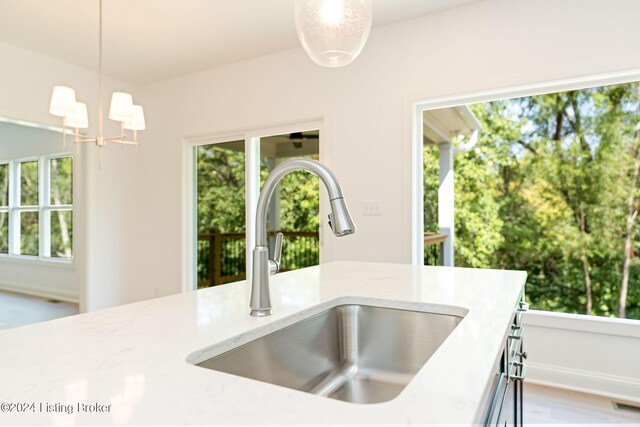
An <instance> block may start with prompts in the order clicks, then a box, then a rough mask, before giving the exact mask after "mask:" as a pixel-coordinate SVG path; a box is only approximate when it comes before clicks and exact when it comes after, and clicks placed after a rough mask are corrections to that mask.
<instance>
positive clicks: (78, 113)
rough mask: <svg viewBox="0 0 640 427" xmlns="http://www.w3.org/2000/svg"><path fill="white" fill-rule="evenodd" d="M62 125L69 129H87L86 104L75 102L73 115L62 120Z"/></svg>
mask: <svg viewBox="0 0 640 427" xmlns="http://www.w3.org/2000/svg"><path fill="white" fill-rule="evenodd" d="M63 121H64V125H65V126H66V127H69V128H76V129H86V128H88V127H89V117H88V116H87V104H85V103H84V102H76V105H75V110H74V112H73V114H71V115H69V116H67V117H65V118H64V119H63Z"/></svg>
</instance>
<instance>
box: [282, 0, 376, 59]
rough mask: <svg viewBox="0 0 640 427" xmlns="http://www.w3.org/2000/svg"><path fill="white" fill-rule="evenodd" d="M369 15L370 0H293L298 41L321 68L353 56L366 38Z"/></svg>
mask: <svg viewBox="0 0 640 427" xmlns="http://www.w3.org/2000/svg"><path fill="white" fill-rule="evenodd" d="M371 18H372V0H295V20H296V32H297V33H298V38H299V39H300V43H301V44H302V47H303V48H304V50H305V51H306V52H307V54H308V55H309V57H310V58H311V59H312V60H313V61H314V62H315V63H316V64H318V65H322V66H323V67H342V66H345V65H348V64H350V63H351V62H352V61H353V60H354V59H356V57H357V56H358V55H359V54H360V52H361V51H362V48H363V47H364V45H365V43H366V42H367V38H368V37H369V31H370V30H371Z"/></svg>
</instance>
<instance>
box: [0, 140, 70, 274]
mask: <svg viewBox="0 0 640 427" xmlns="http://www.w3.org/2000/svg"><path fill="white" fill-rule="evenodd" d="M67 157H69V158H71V162H72V169H71V170H72V178H71V179H72V191H73V188H74V187H75V186H73V176H74V175H75V171H74V167H73V161H74V159H73V157H74V156H73V153H72V152H62V153H55V154H47V155H43V156H29V157H21V158H17V159H11V160H3V161H0V165H5V164H6V165H8V180H9V199H8V206H0V212H7V213H8V221H9V224H8V230H9V233H8V253H6V254H4V253H0V259H12V260H14V259H15V260H21V261H29V262H38V263H40V262H45V263H58V264H73V260H74V255H73V248H74V247H75V241H74V240H75V239H74V238H73V237H72V240H71V247H72V255H71V257H70V258H59V257H52V256H51V213H52V212H54V211H70V212H72V215H73V210H74V209H73V203H71V204H64V205H52V204H51V160H54V159H59V158H67ZM32 161H37V162H38V204H37V205H21V180H22V176H21V164H22V163H25V162H32ZM73 200H74V197H73V195H72V202H73ZM22 212H37V213H38V255H26V254H21V253H20V251H21V247H20V246H21V237H22V233H21V231H22V230H21V228H22V227H21V224H20V215H21V213H22Z"/></svg>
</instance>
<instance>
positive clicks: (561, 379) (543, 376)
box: [526, 362, 640, 403]
mask: <svg viewBox="0 0 640 427" xmlns="http://www.w3.org/2000/svg"><path fill="white" fill-rule="evenodd" d="M526 363H527V382H530V383H532V384H540V385H546V386H550V387H556V388H564V389H567V390H573V391H579V392H584V393H590V394H595V395H600V396H604V397H609V398H611V399H615V400H622V401H626V402H633V403H640V381H638V380H635V379H633V378H625V377H620V376H615V375H606V374H601V373H597V372H590V371H583V370H580V369H571V368H565V367H562V366H553V365H547V364H543V363H534V362H526Z"/></svg>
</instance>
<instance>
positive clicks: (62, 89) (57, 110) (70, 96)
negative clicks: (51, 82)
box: [49, 86, 76, 117]
mask: <svg viewBox="0 0 640 427" xmlns="http://www.w3.org/2000/svg"><path fill="white" fill-rule="evenodd" d="M75 112H76V91H75V90H73V89H71V88H70V87H67V86H54V88H53V93H52V94H51V103H50V104H49V113H51V114H53V115H54V116H59V117H68V116H71V115H73V114H75Z"/></svg>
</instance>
